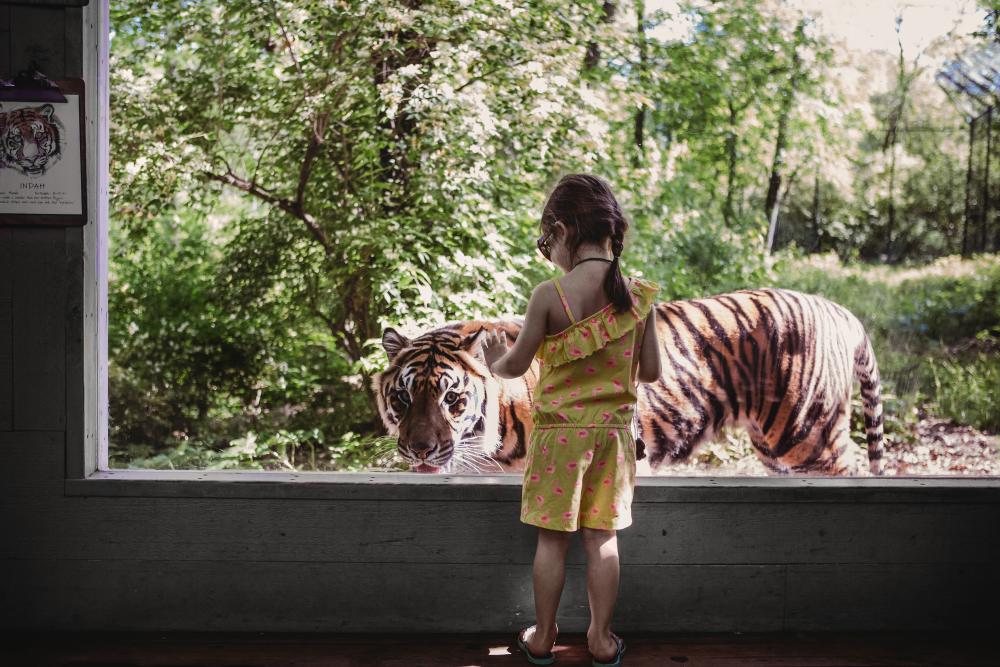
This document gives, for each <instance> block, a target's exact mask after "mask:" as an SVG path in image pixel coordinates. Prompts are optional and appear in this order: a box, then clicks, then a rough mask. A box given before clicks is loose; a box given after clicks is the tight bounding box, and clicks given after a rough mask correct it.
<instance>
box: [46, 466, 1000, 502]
mask: <svg viewBox="0 0 1000 667" xmlns="http://www.w3.org/2000/svg"><path fill="white" fill-rule="evenodd" d="M65 495H67V496H112V497H114V496H138V497H173V498H249V499H254V498H262V499H273V498H298V499H316V500H336V499H343V500H422V501H427V500H447V501H451V502H454V501H471V502H483V501H489V500H494V501H498V502H512V501H519V500H520V495H521V476H520V475H519V474H513V473H506V474H501V475H425V474H421V473H408V472H376V473H336V472H301V473H286V472H253V471H206V470H114V471H104V472H97V473H94V474H92V475H90V476H89V477H87V478H86V479H67V480H66V481H65ZM634 502H637V503H691V502H698V503H705V502H718V503H741V502H754V503H767V502H774V503H788V502H797V503H809V502H819V503H843V502H861V503H949V502H953V503H1000V477H975V478H968V479H963V478H955V477H944V476H942V477H931V476H928V477H891V478H872V477H837V478H824V477H802V476H799V477H780V478H779V477H747V478H741V477H659V476H656V477H651V476H644V477H639V478H638V482H637V485H636V491H635V498H634Z"/></svg>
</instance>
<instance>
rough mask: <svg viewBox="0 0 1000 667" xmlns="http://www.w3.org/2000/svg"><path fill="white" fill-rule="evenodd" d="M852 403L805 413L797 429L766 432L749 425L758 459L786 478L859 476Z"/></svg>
mask: <svg viewBox="0 0 1000 667" xmlns="http://www.w3.org/2000/svg"><path fill="white" fill-rule="evenodd" d="M850 418H851V414H850V402H849V401H846V400H845V401H842V402H840V403H839V404H837V405H835V406H834V407H833V409H831V410H824V409H823V406H822V405H820V404H814V405H812V406H810V408H809V409H806V410H802V411H801V412H800V413H799V416H798V419H794V420H793V427H792V428H789V429H788V430H787V431H784V432H783V433H782V431H781V430H777V429H772V431H771V432H770V433H765V432H763V431H762V430H761V429H760V428H759V427H758V426H757V425H756V424H752V423H751V424H747V431H748V432H749V433H750V440H751V442H753V446H754V450H755V452H756V454H757V457H758V458H759V459H760V461H761V462H762V463H763V464H764V466H765V467H766V468H767V469H768V472H770V473H775V474H784V475H816V476H842V475H857V474H858V472H857V471H858V461H860V459H859V458H858V456H859V454H860V453H861V448H860V447H858V445H857V444H856V443H855V442H854V441H853V440H851V437H850V432H851V431H850V425H851V420H850Z"/></svg>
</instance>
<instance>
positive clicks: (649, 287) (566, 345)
mask: <svg viewBox="0 0 1000 667" xmlns="http://www.w3.org/2000/svg"><path fill="white" fill-rule="evenodd" d="M626 283H627V284H628V286H629V293H630V296H631V298H632V305H631V307H629V308H628V309H627V310H625V311H623V312H621V313H616V312H615V309H614V308H611V307H609V308H605V309H604V310H602V311H601V312H599V313H595V314H594V315H592V316H590V317H587V318H585V319H582V320H577V321H576V322H575V323H574V324H572V325H571V326H570V327H569V328H567V329H566V330H564V331H562V332H560V333H558V334H556V335H555V336H552V337H546V339H545V340H543V341H542V344H541V346H540V347H539V350H538V355H537V356H538V358H539V359H541V361H542V363H543V364H548V365H550V366H561V365H562V364H565V363H569V362H570V361H576V360H577V359H584V358H586V357H588V356H590V355H592V354H593V353H595V352H597V351H598V350H600V349H603V348H604V347H606V346H607V345H608V343H610V342H611V341H615V340H618V339H619V338H621V337H622V336H624V335H625V334H627V333H628V332H629V331H631V330H632V329H633V328H635V327H636V326H637V325H638V324H639V323H640V322H643V321H645V319H646V316H647V315H649V310H650V308H652V307H653V303H654V301H655V298H656V295H657V293H658V292H659V291H660V286H659V285H658V284H657V283H656V282H654V281H652V280H648V279H645V278H632V280H631V281H628V280H626Z"/></svg>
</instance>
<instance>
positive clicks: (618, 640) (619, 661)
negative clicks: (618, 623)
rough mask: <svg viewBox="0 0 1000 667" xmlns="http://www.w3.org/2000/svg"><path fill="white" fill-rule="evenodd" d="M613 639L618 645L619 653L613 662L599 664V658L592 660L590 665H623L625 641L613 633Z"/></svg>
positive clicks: (603, 666) (594, 666) (604, 666)
mask: <svg viewBox="0 0 1000 667" xmlns="http://www.w3.org/2000/svg"><path fill="white" fill-rule="evenodd" d="M611 638H612V639H614V640H615V643H616V644H618V652H617V653H615V657H614V658H613V659H612V660H611V662H598V661H597V658H591V660H590V664H591V665H592V667H620V665H621V664H622V654H623V653H625V640H624V639H622V638H621V637H619V636H618V635H616V634H615V633H613V632H612V633H611ZM591 655H593V654H591Z"/></svg>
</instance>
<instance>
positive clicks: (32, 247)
mask: <svg viewBox="0 0 1000 667" xmlns="http://www.w3.org/2000/svg"><path fill="white" fill-rule="evenodd" d="M96 2H97V0H93V2H92V5H93V4H95V3H96ZM93 10H94V7H88V8H87V9H86V10H81V9H73V8H61V7H51V6H22V5H17V6H10V5H3V4H0V76H4V75H9V74H12V73H13V71H12V68H13V70H16V69H20V68H23V67H26V66H27V64H28V62H29V61H30V60H31V59H35V60H36V61H37V62H38V64H39V66H40V68H41V69H42V71H43V72H45V73H46V74H47V75H48V76H50V77H53V78H58V77H61V76H82V74H83V70H84V69H85V66H86V68H88V69H89V65H87V63H90V62H91V60H92V54H93V50H94V48H95V45H94V44H93V43H92V42H91V41H90V38H89V37H88V39H87V40H84V39H83V35H84V26H85V25H86V24H87V17H88V16H92V14H88V12H93ZM84 48H86V49H88V53H90V54H91V55H90V56H88V57H87V58H85V57H84V56H83V53H84V51H83V50H84ZM88 58H91V60H88ZM94 84H95V82H94V81H91V80H88V81H87V85H88V87H90V86H93V85H94ZM95 104H96V102H95ZM89 111H90V113H89V117H90V118H91V119H92V120H93V118H94V116H95V115H96V109H90V110H89ZM91 136H95V135H91ZM91 155H92V157H91V161H92V163H91V164H88V171H96V169H95V167H96V163H97V158H96V157H94V156H95V155H96V153H95V152H93V151H92V152H91ZM97 187H98V185H97V184H96V183H95V182H94V180H93V179H92V183H91V192H90V196H95V195H96V193H97ZM94 210H96V211H98V213H97V214H96V215H100V213H99V211H100V208H96V209H94ZM93 225H94V223H93V220H92V221H91V223H90V224H89V225H88V227H87V228H85V229H82V228H71V229H44V228H33V229H28V228H0V451H2V452H3V453H4V456H3V461H4V465H3V467H2V469H0V516H2V517H3V518H4V519H5V524H6V527H5V530H4V532H3V538H2V540H0V600H3V602H4V604H3V605H2V607H0V622H2V623H3V625H4V626H5V627H6V628H8V629H12V630H13V629H19V628H24V629H29V628H30V629H81V628H93V629H164V630H166V629H183V630H245V631H251V630H288V631H292V630H317V631H319V630H322V631H336V630H344V631H348V630H350V631H382V630H394V631H423V630H430V631H435V630H437V631H450V632H472V631H483V630H491V631H500V630H507V631H511V630H513V629H514V628H515V627H518V626H519V625H525V624H528V623H531V622H533V620H534V608H533V602H532V584H531V562H532V558H533V555H534V540H535V532H534V529H532V528H530V527H528V526H526V525H524V524H521V523H520V522H519V520H518V510H519V500H520V479H519V478H518V477H517V476H514V475H508V476H500V477H494V478H490V479H484V478H468V477H453V478H441V477H433V478H431V477H426V476H419V475H410V474H400V475H393V474H381V475H379V474H374V475H336V474H331V475H322V474H299V475H296V474H266V475H262V474H255V473H216V474H210V473H200V472H184V471H178V472H174V473H154V472H149V473H142V474H139V475H129V474H126V473H123V472H107V473H96V474H89V473H91V472H92V471H93V469H94V466H95V463H96V455H95V453H94V451H93V444H92V441H93V438H92V437H91V438H89V439H88V438H85V433H84V431H85V429H87V428H92V426H89V425H91V424H94V423H99V418H98V417H96V416H95V415H94V414H90V415H88V414H87V412H88V410H90V411H91V412H95V411H96V407H94V408H86V407H85V406H86V405H95V403H94V399H93V397H94V396H95V395H96V389H95V387H96V386H97V384H98V378H97V371H94V370H91V369H94V368H97V367H98V361H97V359H96V355H97V352H96V351H95V350H96V349H97V343H96V338H95V337H94V336H93V334H92V333H90V332H91V331H92V330H93V329H94V322H95V321H96V319H97V314H96V307H97V306H96V297H95V295H94V290H93V289H92V288H90V287H88V288H86V289H85V285H91V284H92V281H91V280H90V279H89V278H88V276H89V275H92V274H93V272H94V268H93V267H94V266H95V265H96V261H97V259H96V255H95V253H94V250H93V249H94V243H95V238H96V235H95V230H94V226H93ZM88 443H90V444H88ZM634 518H635V523H634V524H633V525H632V526H631V527H629V528H627V529H625V530H623V531H622V532H621V533H620V534H619V546H620V550H621V562H622V574H621V587H620V599H619V604H618V607H617V613H616V618H615V628H616V630H619V631H621V632H629V631H633V630H650V631H652V630H661V631H672V630H685V631H723V630H740V631H768V630H783V629H786V630H787V629H803V630H823V629H830V630H865V631H867V630H875V629H912V628H926V629H928V630H930V629H933V630H935V631H937V632H942V631H947V630H950V629H962V630H968V629H972V628H981V629H984V630H986V629H993V628H994V627H995V625H996V623H997V621H998V620H1000V614H998V612H997V609H998V606H997V603H996V600H997V599H998V597H1000V569H998V567H997V562H998V561H1000V531H998V528H1000V486H998V481H997V480H996V479H993V480H971V479H967V480H962V479H937V480H935V479H886V480H873V479H862V480H844V479H716V480H705V479H683V478H676V479H662V478H661V479H650V478H642V479H640V483H639V488H638V489H637V492H636V501H635V504H634ZM583 576H584V569H583V558H582V553H581V551H580V548H579V543H578V542H577V543H575V544H574V546H573V548H572V550H571V552H570V556H569V563H568V566H567V582H566V587H565V589H564V593H563V601H562V607H561V610H560V619H559V620H560V627H561V628H562V629H563V630H564V631H580V630H583V629H585V628H586V625H587V621H588V610H587V594H586V588H585V586H584V583H583Z"/></svg>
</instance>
